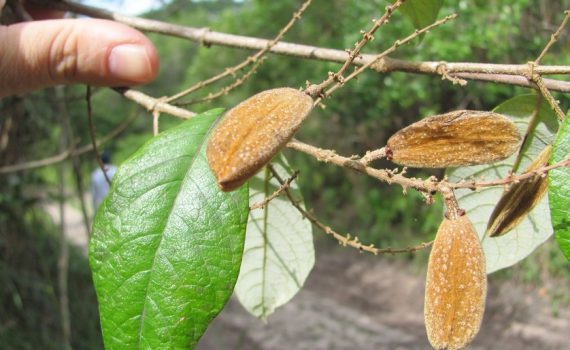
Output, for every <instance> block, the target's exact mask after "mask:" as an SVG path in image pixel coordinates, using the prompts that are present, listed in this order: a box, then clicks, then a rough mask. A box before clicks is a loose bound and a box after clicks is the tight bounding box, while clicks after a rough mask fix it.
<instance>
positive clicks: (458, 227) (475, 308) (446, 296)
mask: <svg viewBox="0 0 570 350" xmlns="http://www.w3.org/2000/svg"><path fill="white" fill-rule="evenodd" d="M486 294H487V275H486V271H485V257H484V255H483V250H482V248H481V244H480V242H479V239H478V237H477V233H476V232H475V228H474V227H473V224H471V221H469V219H468V218H467V216H466V215H463V216H459V217H457V218H456V219H455V220H452V219H447V218H445V219H443V222H442V223H441V225H440V226H439V229H438V231H437V235H436V238H435V242H434V244H433V248H432V250H431V253H430V257H429V263H428V271H427V278H426V294H425V305H424V318H425V324H426V331H427V335H428V339H429V342H430V343H431V345H432V346H433V347H434V348H435V349H446V350H455V349H463V348H464V347H466V346H467V345H468V344H469V343H470V342H471V341H472V340H473V338H474V337H475V335H477V332H479V327H480V325H481V320H482V319H483V312H484V310H485V297H486Z"/></svg>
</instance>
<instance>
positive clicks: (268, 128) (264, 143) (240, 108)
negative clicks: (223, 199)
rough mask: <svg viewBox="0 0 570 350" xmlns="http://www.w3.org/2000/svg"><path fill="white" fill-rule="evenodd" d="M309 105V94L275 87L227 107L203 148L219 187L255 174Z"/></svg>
mask: <svg viewBox="0 0 570 350" xmlns="http://www.w3.org/2000/svg"><path fill="white" fill-rule="evenodd" d="M312 107H313V100H312V99H311V97H310V96H309V95H307V94H305V93H303V92H302V91H299V90H295V89H292V88H279V89H272V90H267V91H263V92H261V93H259V94H257V95H254V96H252V97H250V98H249V99H247V100H245V101H243V102H242V103H240V104H239V105H237V106H236V107H234V108H232V109H231V110H229V111H228V112H227V113H226V115H225V116H224V119H222V121H221V122H220V124H218V126H217V127H216V128H215V130H214V131H213V133H212V136H211V137H210V140H209V142H208V148H207V150H206V155H207V157H208V163H209V164H210V168H211V169H212V171H213V173H214V175H215V176H216V179H217V180H218V184H219V186H220V188H221V189H222V190H223V191H231V190H234V189H236V188H238V187H239V186H241V185H242V184H243V183H245V182H246V181H247V180H248V179H249V178H250V177H252V176H253V175H255V173H256V172H257V171H259V170H260V169H261V168H262V167H263V166H264V165H265V164H267V162H269V161H270V160H271V158H273V156H275V154H277V152H279V150H280V149H281V148H282V147H283V146H285V144H287V142H289V140H290V139H291V138H292V137H293V134H295V132H296V131H297V130H298V129H299V127H300V126H301V123H302V122H303V120H305V118H306V117H307V115H309V112H310V111H311V109H312Z"/></svg>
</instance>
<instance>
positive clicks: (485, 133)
mask: <svg viewBox="0 0 570 350" xmlns="http://www.w3.org/2000/svg"><path fill="white" fill-rule="evenodd" d="M520 142H521V137H520V134H519V132H518V130H517V127H516V125H515V124H514V123H513V122H512V121H511V120H510V119H509V118H507V117H504V116H502V115H500V114H497V113H493V112H480V111H454V112H450V113H446V114H441V115H436V116H432V117H428V118H425V119H423V120H420V121H418V122H416V123H414V124H412V125H410V126H408V127H406V128H404V129H402V130H400V131H398V132H397V133H396V134H394V135H393V136H392V137H390V139H389V140H388V148H389V151H391V159H392V160H393V161H394V162H395V163H397V164H400V165H404V166H410V167H417V168H446V167H454V166H464V165H475V164H486V163H492V162H496V161H499V160H502V159H505V158H507V157H508V156H510V155H511V154H513V152H515V151H516V150H517V148H518V147H519V145H520Z"/></svg>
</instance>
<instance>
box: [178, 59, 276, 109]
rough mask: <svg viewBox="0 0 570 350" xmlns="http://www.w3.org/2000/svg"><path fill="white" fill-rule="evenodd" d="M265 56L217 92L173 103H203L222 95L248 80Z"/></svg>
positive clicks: (181, 104) (185, 104) (179, 104)
mask: <svg viewBox="0 0 570 350" xmlns="http://www.w3.org/2000/svg"><path fill="white" fill-rule="evenodd" d="M265 59H266V57H262V58H261V59H259V60H258V61H257V62H256V63H255V64H254V65H253V66H252V67H251V69H250V70H248V71H247V73H245V74H244V75H242V76H241V77H240V78H238V79H236V80H235V81H234V82H233V83H231V84H230V85H228V86H225V87H223V88H222V89H220V90H219V91H218V92H214V93H209V94H208V96H206V97H203V98H199V99H196V100H190V101H184V102H175V103H173V104H174V105H176V106H188V105H192V104H197V103H203V102H208V101H212V100H214V99H216V98H218V97H220V96H223V95H227V94H228V93H229V92H230V91H231V90H233V89H235V88H237V87H238V86H240V85H241V84H243V83H244V82H245V81H246V80H248V79H249V78H250V77H251V76H252V75H253V74H254V73H255V72H256V71H257V68H259V66H261V64H262V63H263V62H264V61H265Z"/></svg>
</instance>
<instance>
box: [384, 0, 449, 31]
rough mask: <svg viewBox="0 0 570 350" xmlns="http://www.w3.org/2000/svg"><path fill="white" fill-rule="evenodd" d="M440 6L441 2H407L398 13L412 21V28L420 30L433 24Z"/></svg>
mask: <svg viewBox="0 0 570 350" xmlns="http://www.w3.org/2000/svg"><path fill="white" fill-rule="evenodd" d="M392 2H394V1H392ZM442 5H443V0H407V1H406V2H404V4H403V5H402V6H401V7H400V11H402V13H404V14H405V15H406V16H407V17H408V18H409V19H410V20H411V21H412V23H413V24H414V27H416V28H417V29H421V28H423V27H425V26H428V25H430V24H432V23H433V22H435V20H436V19H437V14H438V13H439V9H440V8H441V6H442Z"/></svg>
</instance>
